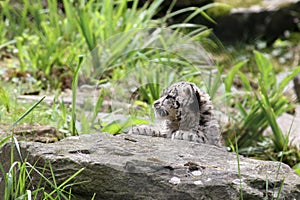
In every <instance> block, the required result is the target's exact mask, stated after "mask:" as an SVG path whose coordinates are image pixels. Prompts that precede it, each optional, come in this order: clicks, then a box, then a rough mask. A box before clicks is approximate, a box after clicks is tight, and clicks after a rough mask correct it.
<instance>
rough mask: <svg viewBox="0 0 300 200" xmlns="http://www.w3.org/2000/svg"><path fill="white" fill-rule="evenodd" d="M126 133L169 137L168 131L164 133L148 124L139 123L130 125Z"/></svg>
mask: <svg viewBox="0 0 300 200" xmlns="http://www.w3.org/2000/svg"><path fill="white" fill-rule="evenodd" d="M128 134H138V135H148V136H153V137H164V138H171V134H170V133H166V132H164V131H159V130H157V129H156V128H155V127H153V126H149V125H139V126H134V127H132V128H131V129H130V130H129V132H128Z"/></svg>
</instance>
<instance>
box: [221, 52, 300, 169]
mask: <svg viewBox="0 0 300 200" xmlns="http://www.w3.org/2000/svg"><path fill="white" fill-rule="evenodd" d="M254 57H255V61H256V66H257V68H258V71H259V73H257V89H254V88H253V87H252V86H251V83H250V81H249V79H247V78H246V76H245V75H244V74H243V73H242V72H241V71H240V69H241V67H243V66H244V65H245V63H246V62H244V61H243V62H240V63H238V64H237V65H235V66H234V67H233V68H232V71H231V72H229V73H228V74H227V77H226V79H225V88H226V92H227V94H228V95H229V96H230V97H234V96H236V97H237V99H238V100H237V99H235V100H233V102H229V103H230V104H231V105H232V106H234V107H236V108H237V110H238V113H235V117H233V120H235V122H234V124H235V125H234V126H232V127H229V130H228V132H227V134H228V135H227V136H228V139H229V140H231V141H234V138H235V137H237V138H238V141H237V143H238V146H239V153H241V154H244V155H248V156H254V157H260V158H265V159H267V158H268V159H272V160H279V159H282V158H281V156H282V155H284V157H283V161H284V162H287V163H288V164H290V165H291V166H293V165H295V164H297V162H299V158H300V157H299V152H298V153H297V151H296V150H295V149H293V148H292V147H291V148H290V149H287V148H286V146H287V143H288V138H287V136H285V135H284V134H283V133H282V131H281V129H280V128H279V126H278V124H277V122H276V118H277V117H278V116H280V115H281V114H282V113H284V112H288V111H290V110H291V108H292V105H291V103H290V102H289V100H288V99H287V97H285V96H284V95H283V89H284V87H285V86H286V85H287V84H288V82H289V81H291V80H292V79H293V77H294V76H295V75H296V74H298V73H299V72H300V67H296V68H295V69H294V70H293V71H291V72H290V75H289V76H287V77H286V78H284V79H283V80H282V81H280V82H279V83H278V82H277V80H276V74H275V73H274V69H273V66H272V64H271V62H270V61H269V60H268V59H267V57H265V56H264V55H263V54H261V53H259V52H257V51H255V52H254ZM234 76H238V77H239V78H240V79H241V81H242V84H243V90H240V91H238V92H235V93H233V92H231V88H232V84H233V77H234ZM230 100H232V98H230ZM236 124H239V125H238V126H236ZM268 126H270V127H271V130H272V135H271V136H269V137H266V136H264V135H263V133H264V131H265V130H266V128H267V127H268ZM270 151H271V152H272V153H270ZM280 155H281V156H280Z"/></svg>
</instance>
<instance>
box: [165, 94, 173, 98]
mask: <svg viewBox="0 0 300 200" xmlns="http://www.w3.org/2000/svg"><path fill="white" fill-rule="evenodd" d="M166 99H174V97H173V96H171V95H169V94H168V95H167V96H166Z"/></svg>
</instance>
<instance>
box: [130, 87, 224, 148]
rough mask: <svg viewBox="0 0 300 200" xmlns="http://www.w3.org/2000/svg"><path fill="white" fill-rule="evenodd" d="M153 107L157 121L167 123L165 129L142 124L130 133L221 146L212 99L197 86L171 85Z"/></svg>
mask: <svg viewBox="0 0 300 200" xmlns="http://www.w3.org/2000/svg"><path fill="white" fill-rule="evenodd" d="M153 107H154V109H155V114H156V117H157V119H159V120H164V121H163V122H164V124H163V127H162V128H158V127H155V126H149V125H139V126H134V127H132V128H131V130H130V131H129V133H133V134H141V135H150V136H157V137H165V138H172V139H180V140H189V141H195V142H199V143H206V144H212V145H216V146H221V134H220V127H219V124H218V121H217V119H216V117H215V115H214V113H213V105H212V102H211V100H210V96H209V95H208V94H207V93H206V92H204V91H201V90H200V89H199V88H198V87H197V86H196V85H195V84H194V83H190V82H179V83H175V84H173V85H171V86H170V87H168V88H167V89H166V90H164V92H163V94H162V95H161V97H160V98H159V99H158V100H156V101H155V102H154V104H153Z"/></svg>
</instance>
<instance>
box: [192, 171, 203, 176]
mask: <svg viewBox="0 0 300 200" xmlns="http://www.w3.org/2000/svg"><path fill="white" fill-rule="evenodd" d="M192 174H193V175H194V176H201V175H202V172H201V171H199V170H196V171H192Z"/></svg>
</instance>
